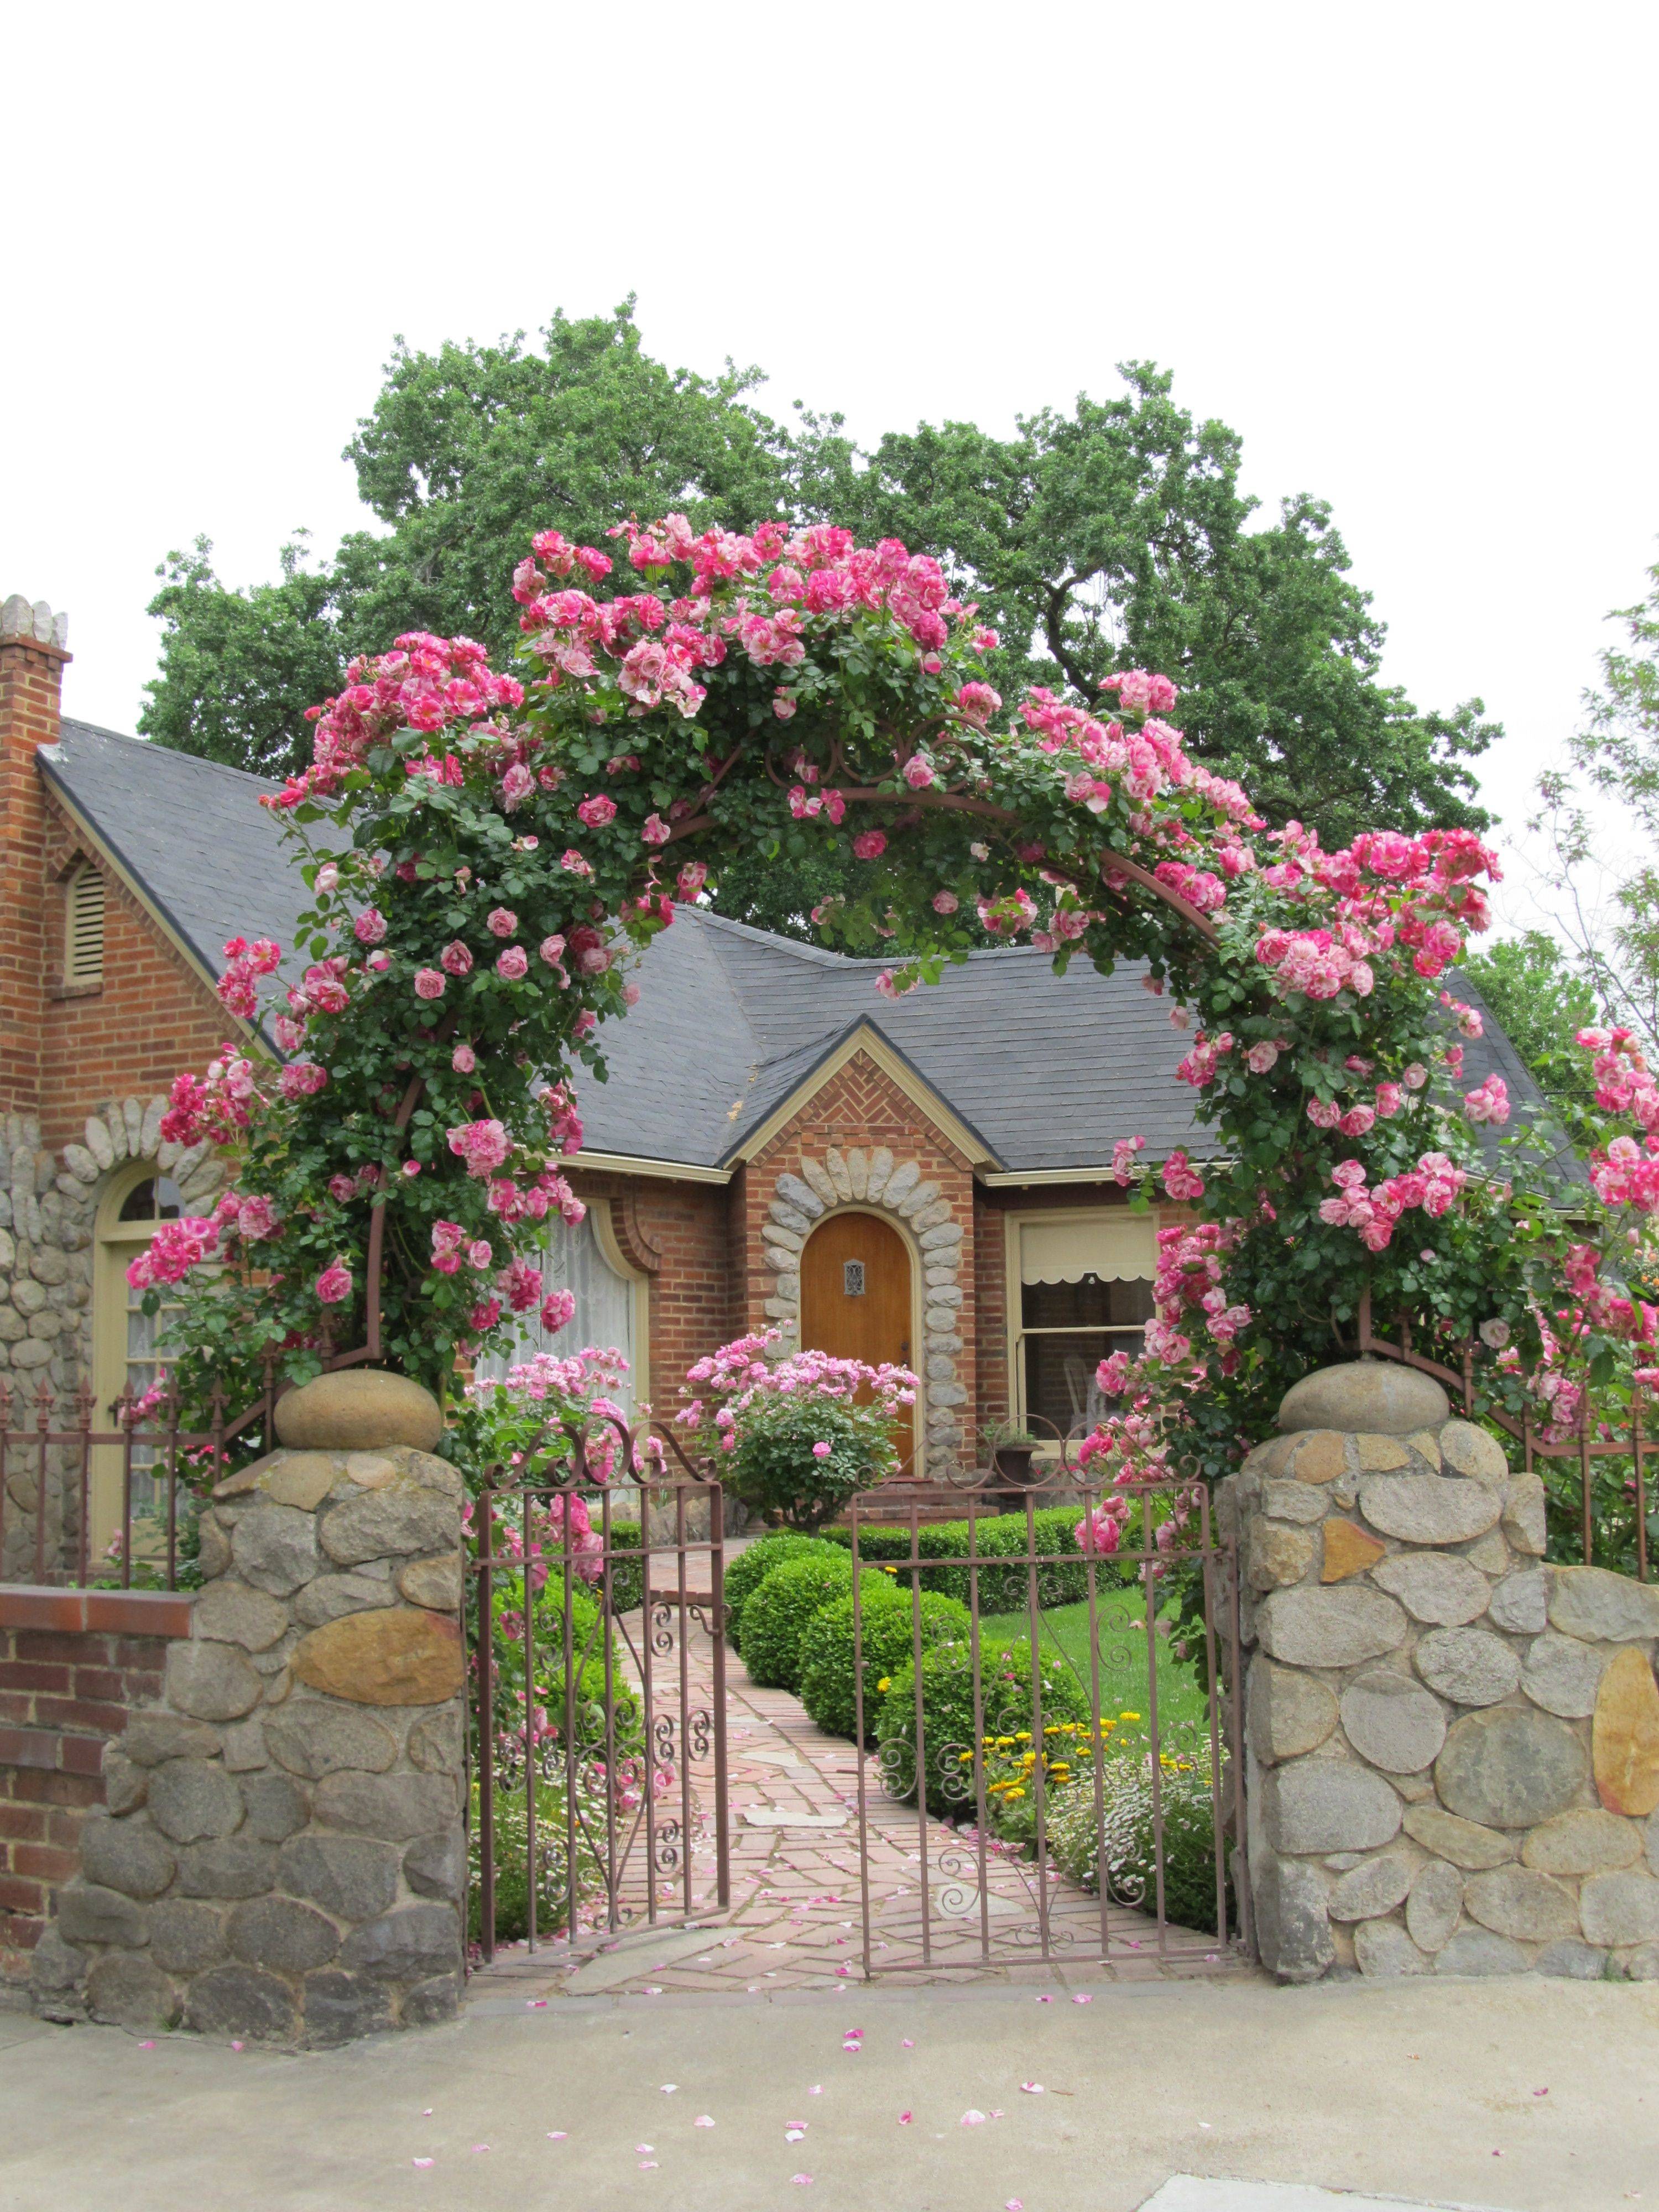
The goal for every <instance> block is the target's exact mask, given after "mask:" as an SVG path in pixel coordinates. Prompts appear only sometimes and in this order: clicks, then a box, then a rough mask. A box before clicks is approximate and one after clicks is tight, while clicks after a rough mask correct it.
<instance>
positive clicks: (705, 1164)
mask: <svg viewBox="0 0 1659 2212" xmlns="http://www.w3.org/2000/svg"><path fill="white" fill-rule="evenodd" d="M64 630H65V625H64V621H63V618H62V617H54V616H53V615H52V612H51V611H50V610H49V609H48V608H47V607H46V606H45V605H43V604H41V605H30V604H29V603H28V602H27V601H26V600H24V599H21V598H14V599H9V600H7V601H6V602H5V606H4V611H3V617H0V1114H3V1115H5V1117H6V1118H5V1121H4V1123H3V1127H4V1133H5V1139H6V1151H5V1154H4V1162H3V1172H0V1375H3V1376H5V1378H6V1379H7V1380H8V1381H9V1382H10V1383H12V1384H13V1386H14V1388H19V1387H21V1389H23V1390H24V1391H25V1392H26V1393H33V1391H34V1390H35V1389H37V1388H38V1386H39V1384H40V1381H41V1380H42V1379H44V1380H45V1381H46V1383H47V1384H48V1385H49V1386H50V1388H51V1389H53V1390H54V1391H55V1392H57V1393H58V1394H59V1395H63V1396H67V1395H70V1394H71V1393H73V1392H74V1391H76V1389H81V1388H82V1387H87V1388H90V1389H92V1391H93V1392H94V1394H95V1397H96V1400H97V1401H98V1402H99V1404H100V1407H103V1406H106V1405H107V1404H108V1402H109V1401H110V1400H112V1398H114V1397H115V1396H116V1395H118V1392H119V1391H120V1389H121V1388H122V1387H123V1385H124V1384H125V1383H126V1382H128V1381H132V1382H134V1383H139V1384H141V1385H142V1384H143V1383H144V1382H145V1381H147V1380H148V1379H149V1376H150V1375H151V1373H152V1372H153V1360H154V1342H155V1340H154V1335H153V1327H154V1324H152V1323H150V1322H147V1321H146V1320H145V1317H144V1316H143V1315H142V1314H140V1313H139V1312H138V1311H137V1310H136V1308H137V1301H136V1297H130V1296H129V1293H128V1291H127V1286H126V1279H125V1271H126V1267H127V1265H128V1263H129V1262H130V1261H131V1259H132V1258H133V1256H134V1255H135V1253H136V1252H137V1250H139V1249H142V1248H143V1243H144V1242H145V1240H146V1239H147V1237H149V1235H150V1234H151V1233H152V1232H153V1229H154V1225H155V1222H156V1221H157V1220H158V1219H161V1218H167V1216H169V1215H172V1214H175V1213H177V1212H190V1211H191V1210H192V1209H201V1210H205V1208H206V1206H208V1205H209V1204H210V1203H211V1200H212V1199H213V1197H214V1195H215V1194H216V1190H217V1188H218V1187H219V1185H220V1184H221V1182H222V1179H223V1175H224V1168H223V1164H222V1162H221V1161H220V1160H218V1159H217V1158H208V1157H204V1156H203V1154H202V1152H200V1150H192V1151H189V1152H185V1151H181V1150H180V1148H179V1147H177V1146H167V1145H165V1144H162V1143H161V1141H160V1138H159V1126H158V1125H159V1122H160V1120H161V1101H162V1098H163V1095H164V1093H165V1092H166V1091H167V1086H168V1085H170V1083H171V1082H172V1080H173V1076H174V1075H175V1074H176V1073H179V1070H180V1069H182V1068H186V1067H197V1066H201V1065H202V1064H203V1063H204V1062H205V1061H206V1060H208V1059H210V1057H211V1056H212V1054H213V1053H214V1051H215V1050H216V1048H218V1047H219V1046H220V1045H221V1044H222V1042H224V1041H225V1040H226V1039H227V1037H231V1036H234V1037H235V1038H236V1039H237V1040H238V1041H239V1042H240V1043H241V1044H242V1045H243V1046H244V1047H245V1048H249V1049H252V1050H254V1051H258V1052H263V1053H266V1054H270V1053H271V1052H272V1050H273V1048H271V1046H270V1043H269V1042H268V1041H267V1040H266V1039H265V1038H264V1036H263V1035H262V1034H260V1033H259V1032H258V1031H257V1030H253V1029H252V1028H250V1027H249V1026H248V1025H246V1024H241V1023H240V1022H238V1021H236V1020H234V1018H231V1017H230V1016H228V1014H227V1013H226V1012H225V1011H224V1010H223V1008H222V1006H220V1005H219V1003H218V1000H217V999H216V996H215V993H214V982H215V980H216V977H217V975H218V974H219V972H220V969H221V967H222V945H223V944H224V941H225V939H227V938H228V937H230V936H232V935H234V934H237V933H240V934H243V935H246V936H248V937H253V936H256V935H262V936H268V937H271V938H274V939H276V940H277V941H278V942H279V943H280V944H282V945H284V946H285V947H286V946H288V945H291V944H292V942H293V937H294V920H295V915H296V913H297V912H298V911H299V910H300V909H301V907H302V906H303V905H304V904H305V902H306V900H307V892H306V890H305V887H304V885H303V884H302V883H301V879H300V878H299V876H298V873H297V872H296V871H295V870H294V869H293V868H292V866H290V863H289V860H288V859H287V857H286V855H285V854H284V852H283V848H282V845H281V843H280V840H279V836H278V829H277V823H276V818H275V817H273V815H272V814H271V813H270V811H268V810H267V809H265V808H264V807H261V806H260V805H258V803H257V802H258V798H259V796H260V794H261V793H263V792H265V791H267V790H270V789H274V788H275V787H274V786H273V785H270V784H268V783H266V782H264V781H262V780H261V779H260V778H258V777H257V776H252V775H243V774H241V773H240V772H239V771H237V770H235V769H228V768H224V767H221V766H219V765H217V764H216V763H210V762H206V761H203V760H198V759H197V758H195V757H192V756H191V755H188V754H185V753H179V752H173V751H168V750H165V749H163V748H161V747H160V746H156V745H152V744H146V743H144V742H143V741H141V740H139V739H137V738H130V737H123V736H119V735H117V734H115V733H113V732H110V731H106V730H101V729H96V728H94V727H92V726H90V725H88V724H87V723H83V722H77V721H75V720H66V719H64V717H63V715H62V713H61V707H60V698H59V686H60V679H61V677H62V672H63V668H64V663H65V662H66V661H67V659H69V655H68V653H67V651H66V649H65V645H64ZM876 972H877V967H876V963H870V962H866V961H859V960H853V959H848V958H846V957H842V956H841V955H838V954H835V953H830V952H825V951H819V950H817V948H815V947H813V946H811V945H801V944H799V943H796V942H793V940H790V939H784V938H781V937H776V936H773V935H770V934H768V933H764V932H762V931H758V930H754V929H750V928H747V927H743V926H741V925H739V924H737V923H734V922H731V921H725V920H723V919H721V918H720V917H719V916H717V915H714V914H712V913H710V912H708V911H707V910H706V909H702V908H680V909H679V911H678V915H677V917H676V921H675V925H674V927H672V928H671V929H670V930H668V931H666V932H665V933H664V934H663V935H662V936H661V937H660V938H659V939H657V941H656V942H655V943H654V944H653V946H652V948H651V950H650V951H649V953H648V955H647V957H646V958H645V959H644V960H643V962H642V963H641V966H640V969H639V970H638V975H637V980H638V981H639V984H640V987H641V998H640V1001H639V1004H638V1005H637V1006H635V1009H634V1011H633V1012H631V1014H630V1015H629V1018H628V1019H627V1021H626V1022H625V1023H620V1024H616V1025H615V1026H614V1028H613V1029H612V1030H611V1031H610V1032H608V1033H607V1036H606V1051H607V1057H608V1060H609V1066H610V1080H609V1082H608V1083H605V1084H603V1085H600V1084H593V1083H589V1084H587V1085H585V1086H583V1089H582V1091H581V1096H580V1107H581V1110H582V1114H583V1118H584V1121H585V1124H586V1139H585V1144H584V1148H583V1150H582V1152H580V1154H579V1155H578V1156H577V1157H576V1158H575V1161H574V1171H573V1175H572V1181H573V1182H574V1185H575V1188H577V1190H578V1191H579V1192H580V1194H581V1196H582V1197H583V1198H584V1199H586V1200H587V1202H588V1205H589V1209H590V1210H589V1213H588V1217H587V1219H586V1222H584V1223H583V1224H582V1225H581V1226H580V1228H579V1229H576V1230H574V1231H569V1230H566V1229H563V1228H562V1226H561V1227H559V1228H558V1229H557V1230H556V1242H555V1245H554V1249H552V1251H551V1253H550V1267H551V1274H552V1277H553V1279H556V1280H559V1281H562V1283H563V1284H565V1285H567V1286H568V1288H569V1289H570V1290H571V1291H573V1292H574V1295H575V1297H576V1301H577V1312H576V1317H575V1319H574V1322H573V1323H572V1324H571V1325H570V1327H569V1328H568V1329H567V1330H566V1331H564V1332H562V1334H561V1335H560V1337H559V1339H558V1340H557V1342H558V1345H559V1346H560V1347H561V1348H564V1347H566V1346H572V1345H574V1344H579V1343H599V1344H606V1345H611V1344H614V1345H617V1346H619V1347H620V1348H621V1349H622V1350H623V1352H624V1353H625V1354H626V1355H627V1357H628V1358H629V1363H630V1369H631V1372H632V1376H633V1395H634V1399H635V1402H645V1401H647V1398H648V1400H649V1402H651V1403H652V1404H653V1405H654V1406H655V1407H658V1408H659V1410H663V1411H668V1410H671V1409H672V1407H674V1406H675V1405H676V1403H677V1402H678V1389H679V1385H680V1382H681V1379H682V1377H683V1376H684V1371H685V1369H686V1366H687V1365H688V1364H689V1363H690V1361H691V1360H692V1359H694V1358H696V1357H697V1356H698V1355H699V1354H700V1353H702V1352H707V1351H708V1350H710V1349H711V1348H712V1347H713V1346H715V1345H717V1344H719V1343H720V1342H721V1341H723V1340H726V1338H728V1337H731V1336H733V1335H736V1334H740V1333H742V1332H744V1331H745V1330H758V1329H762V1328H769V1327H777V1328H781V1330H783V1331H784V1332H785V1334H786V1335H787V1337H789V1338H790V1339H791V1340H798V1341H800V1342H803V1343H805V1344H807V1345H810V1346H817V1347H821V1348H823V1349H825V1350H828V1351H830V1352H838V1353H845V1354H857V1355H859V1356H861V1357H864V1358H871V1359H878V1358H889V1359H893V1360H900V1361H903V1362H906V1363H908V1364H913V1365H914V1366H915V1368H916V1370H917V1371H918V1373H919V1374H920V1375H921V1378H922V1389H921V1398H920V1402H919V1404H918V1406H917V1407H916V1410H915V1426H914V1430H913V1432H912V1434H911V1435H910V1436H909V1437H908V1438H907V1439H906V1440H905V1442H906V1471H907V1474H908V1475H909V1477H910V1478H911V1479H912V1480H917V1481H923V1482H925V1481H927V1480H930V1479H931V1480H939V1478H941V1477H943V1476H945V1475H946V1474H949V1473H950V1472H951V1470H953V1469H954V1468H958V1467H959V1466H961V1465H963V1464H964V1463H966V1464H969V1465H971V1464H973V1463H974V1462H975V1460H976V1459H977V1458H978V1457H979V1456H980V1455H981V1444H980V1441H979V1436H980V1431H981V1429H982V1428H983V1427H984V1426H985V1425H987V1424H990V1423H992V1422H995V1421H999V1420H1003V1419H1015V1420H1029V1421H1031V1422H1033V1423H1034V1424H1035V1425H1036V1426H1038V1427H1039V1428H1040V1429H1041V1430H1042V1431H1043V1432H1044V1433H1045V1434H1047V1433H1050V1432H1059V1433H1065V1432H1066V1431H1072V1430H1073V1429H1075V1428H1077V1427H1078V1426H1079V1425H1080V1424H1083V1423H1085V1422H1087V1421H1090V1420H1091V1419H1092V1417H1093V1415H1094V1414H1095V1413H1096V1412H1097V1394H1096V1392H1095V1388H1094V1383H1093V1375H1094V1370H1095V1367H1096V1365H1097V1363H1098V1361H1099V1360H1100V1359H1101V1358H1102V1357H1103V1355H1104V1354H1105V1353H1106V1352H1109V1351H1110V1350H1113V1349H1115V1348H1117V1347H1118V1346H1128V1347H1131V1348H1133V1346H1134V1345H1135V1344H1136V1342H1137V1341H1138V1337H1139V1329H1140V1327H1141V1325H1142V1323H1143V1322H1144V1321H1145V1319H1146V1316H1147V1315H1148V1313H1149V1311H1150V1307H1151V1297H1150V1285H1151V1278H1152V1273H1153V1270H1154V1257H1155V1252H1156V1231H1157V1229H1158V1223H1159V1217H1158V1215H1157V1214H1156V1213H1154V1214H1152V1215H1147V1214H1145V1213H1135V1212H1131V1211H1130V1210H1129V1209H1128V1207H1127V1204H1126V1200H1125V1194H1124V1192H1123V1191H1122V1190H1121V1188H1119V1187H1118V1186H1117V1185H1116V1184H1115V1182H1113V1181H1112V1180H1111V1177H1110V1175H1109V1167H1108V1163H1109V1160H1110V1158H1111V1152H1112V1146H1113V1143H1114V1141H1115V1139H1118V1138H1120V1137H1125V1136H1130V1135H1136V1134H1139V1135H1141V1136H1144V1137H1145V1138H1146V1145H1147V1152H1146V1157H1147V1158H1150V1159H1152V1160H1155V1161H1156V1160H1158V1159H1160V1158H1164V1157H1165V1156H1166V1155H1167V1154H1168V1153H1169V1152H1170V1150H1171V1149H1172V1148H1173V1147H1174V1146H1176V1145H1177V1144H1182V1143H1185V1144H1187V1145H1188V1146H1193V1147H1194V1149H1195V1151H1197V1152H1200V1153H1201V1152H1202V1151H1203V1149H1204V1142H1205V1139H1204V1133H1202V1132H1200V1131H1195V1130H1194V1125H1193V1121H1192V1118H1191V1112H1190V1103H1189V1102H1190V1093H1189V1092H1188V1091H1186V1090H1185V1089H1184V1088H1183V1087H1182V1085H1180V1084H1178V1083H1177V1082H1176V1079H1175V1068H1176V1061H1177V1060H1178V1059H1179V1058H1180V1056H1181V1053H1182V1049H1183V1042H1182V1038H1181V1037H1180V1036H1179V1034H1178V1033H1177V1031H1176V1030H1174V1029H1173V1028H1172V1027H1171V1026H1170V1020H1169V1017H1168V1013H1167V1011H1166V1009H1165V1008H1164V1006H1162V1005H1161V1004H1160V1002H1159V1001H1158V999H1156V998H1155V997H1153V996H1152V995H1149V994H1148V993H1147V992H1146V990H1145V989H1144V988H1143V987H1142V982H1143V970H1142V969H1141V967H1140V965H1139V963H1134V962H1126V963H1122V964H1121V966H1120V967H1119V969H1117V971H1116V972H1115V974H1114V975H1109V976H1103V975H1097V974H1096V973H1095V972H1094V971H1093V970H1092V969H1086V968H1078V969H1074V970H1073V972H1072V973H1071V974H1070V975H1066V976H1057V975H1054V972H1053V970H1052V969H1051V967H1050V965H1049V962H1048V957H1047V956H1046V955H1044V954H1042V953H1040V952H1037V951H1031V950H1028V949H1017V950H995V951H984V952H979V953H975V954H974V955H972V956H971V957H969V959H968V961H967V962H966V963H964V964H963V965H961V966H959V967H955V968H951V969H947V970H946V972H945V976H944V978H943V979H942V981H940V982H939V983H938V984H937V985H935V986H933V987H930V988H925V989H922V990H919V991H917V992H915V993H913V994H910V995H909V996H908V997H906V998H903V999H902V1000H897V1001H896V1002H888V1001H885V1000H883V999H881V998H880V997H878V994H877V993H876V991H875V989H874V977H875V974H876ZM1468 1066H1469V1069H1470V1072H1471V1074H1472V1076H1473V1077H1474V1079H1480V1078H1483V1077H1484V1076H1485V1074H1486V1073H1487V1072H1488V1069H1489V1068H1492V1069H1496V1070H1498V1072H1500V1073H1502V1074H1503V1075H1504V1078H1505V1079H1506V1080H1507V1081H1508V1083H1509V1085H1510V1091H1511V1092H1512V1093H1516V1094H1518V1095H1519V1096H1520V1097H1523V1098H1524V1097H1528V1095H1531V1093H1532V1086H1531V1085H1530V1083H1529V1081H1528V1077H1527V1076H1526V1073H1525V1072H1524V1070H1523V1069H1522V1066H1520V1064H1519V1062H1518V1061H1517V1060H1516V1056H1515V1054H1514V1053H1513V1051H1512V1050H1511V1048H1510V1046H1509V1044H1508V1042H1507V1040H1505V1039H1504V1037H1502V1036H1500V1035H1498V1033H1497V1032H1496V1030H1495V1029H1494V1028H1493V1027H1492V1025H1490V1024H1489V1026H1488V1034H1487V1036H1486V1040H1485V1041H1484V1042H1482V1043H1480V1044H1478V1045H1475V1046H1474V1047H1473V1048H1471V1049H1470V1051H1469V1054H1468ZM115 1474H116V1470H115V1469H114V1468H99V1469H94V1484H93V1499H92V1516H93V1521H94V1528H93V1531H92V1534H93V1537H94V1543H95V1544H96V1543H99V1542H101V1541H105V1540H106V1538H107V1535H108V1534H109V1533H110V1531H111V1529H112V1528H113V1526H114V1516H115V1504H116V1500H115ZM19 1564H20V1563H19V1562H18V1561H17V1560H16V1559H11V1558H10V1557H8V1558H7V1559H5V1560H4V1561H3V1562H0V1576H3V1575H5V1574H8V1573H9V1574H12V1575H15V1574H16V1573H17V1572H18V1571H19Z"/></svg>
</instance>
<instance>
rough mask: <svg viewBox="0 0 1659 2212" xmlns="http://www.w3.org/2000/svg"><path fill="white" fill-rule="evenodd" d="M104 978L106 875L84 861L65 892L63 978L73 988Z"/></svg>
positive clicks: (71, 878) (87, 861)
mask: <svg viewBox="0 0 1659 2212" xmlns="http://www.w3.org/2000/svg"><path fill="white" fill-rule="evenodd" d="M103 980H104V878H103V877H102V875H101V874H100V872H99V871H98V870H97V869H96V868H94V866H93V865H92V863H91V862H90V861H89V860H83V861H82V863H81V866H79V867H78V868H77V869H76V871H75V873H74V874H73V875H72V876H71V877H70V879H69V882H68V884H66V885H65V887H64V982H65V984H67V985H70V986H71V987H75V986H84V985H86V984H89V983H101V982H102V981H103Z"/></svg>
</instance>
